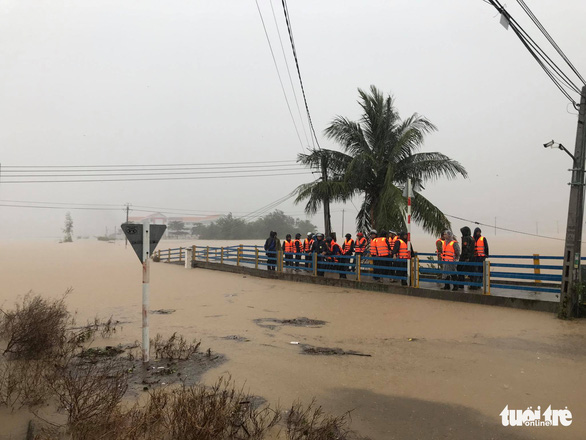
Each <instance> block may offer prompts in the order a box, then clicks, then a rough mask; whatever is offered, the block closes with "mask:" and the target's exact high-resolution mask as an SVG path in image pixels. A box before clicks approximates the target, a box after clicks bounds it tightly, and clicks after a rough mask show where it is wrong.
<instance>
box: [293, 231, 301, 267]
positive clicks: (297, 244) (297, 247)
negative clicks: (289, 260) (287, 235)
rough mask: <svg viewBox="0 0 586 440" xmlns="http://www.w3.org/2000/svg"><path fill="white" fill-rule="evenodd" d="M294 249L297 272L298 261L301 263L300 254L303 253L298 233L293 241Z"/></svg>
mask: <svg viewBox="0 0 586 440" xmlns="http://www.w3.org/2000/svg"><path fill="white" fill-rule="evenodd" d="M293 243H294V247H295V254H296V255H295V272H299V269H297V268H298V267H299V261H301V254H302V253H303V242H302V241H301V234H300V233H299V232H298V233H297V234H295V240H294V241H293Z"/></svg>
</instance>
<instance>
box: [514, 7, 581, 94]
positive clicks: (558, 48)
mask: <svg viewBox="0 0 586 440" xmlns="http://www.w3.org/2000/svg"><path fill="white" fill-rule="evenodd" d="M517 3H519V5H520V6H521V8H522V9H523V10H524V11H525V13H526V14H527V15H528V16H529V18H531V20H532V21H533V23H535V26H537V28H538V29H539V30H540V31H541V33H542V34H543V35H544V36H545V38H546V39H547V41H549V42H550V44H551V45H552V46H553V47H554V49H555V50H556V51H557V53H558V54H559V55H560V56H561V57H562V59H563V60H564V61H565V62H566V64H567V65H568V66H569V67H570V69H572V71H573V72H574V73H575V74H576V76H577V77H578V78H580V81H582V84H584V85H586V82H585V81H584V78H583V77H582V75H580V72H578V69H576V68H575V67H574V65H573V64H572V62H571V61H570V59H569V58H568V57H567V56H566V54H565V53H564V52H563V51H562V49H561V48H560V47H559V46H558V44H557V43H556V42H555V40H554V39H553V38H552V36H551V35H550V34H549V32H547V30H546V29H545V27H544V26H543V25H542V24H541V22H540V21H539V19H538V18H537V17H536V16H535V14H534V13H533V12H532V11H531V9H529V6H527V4H526V3H525V2H524V1H523V0H517Z"/></svg>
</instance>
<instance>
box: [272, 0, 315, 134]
mask: <svg viewBox="0 0 586 440" xmlns="http://www.w3.org/2000/svg"><path fill="white" fill-rule="evenodd" d="M269 4H270V5H271V11H272V12H273V20H274V21H275V28H276V29H277V35H278V36H279V43H280V45H281V53H282V54H283V60H284V61H285V67H286V68H287V75H288V76H289V84H291V91H292V92H293V97H294V98H295V105H296V107H297V114H298V115H299V120H300V121H301V128H302V129H303V134H304V136H305V140H306V141H307V145H309V138H308V137H307V131H306V130H305V124H304V123H303V116H301V107H299V100H298V99H297V93H296V92H295V86H294V85H293V78H292V77H291V70H290V69H289V63H288V62H287V55H285V47H284V45H283V39H282V38H281V31H280V30H279V23H278V22H277V15H276V14H275V8H274V7H273V2H272V0H269Z"/></svg>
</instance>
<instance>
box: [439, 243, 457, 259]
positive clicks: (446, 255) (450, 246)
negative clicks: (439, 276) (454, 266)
mask: <svg viewBox="0 0 586 440" xmlns="http://www.w3.org/2000/svg"><path fill="white" fill-rule="evenodd" d="M454 243H456V240H452V241H450V242H449V243H445V244H444V247H443V252H442V260H443V261H454V260H455V259H456V252H455V251H454Z"/></svg>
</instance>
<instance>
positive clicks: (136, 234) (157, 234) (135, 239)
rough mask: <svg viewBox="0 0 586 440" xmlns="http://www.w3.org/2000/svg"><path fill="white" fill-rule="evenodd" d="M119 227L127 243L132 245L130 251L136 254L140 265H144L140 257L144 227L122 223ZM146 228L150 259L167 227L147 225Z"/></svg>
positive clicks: (141, 256)
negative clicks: (148, 234)
mask: <svg viewBox="0 0 586 440" xmlns="http://www.w3.org/2000/svg"><path fill="white" fill-rule="evenodd" d="M121 227H122V231H124V234H125V235H126V238H128V241H129V242H130V244H131V245H132V249H134V252H136V255H137V256H138V259H139V260H140V261H141V263H144V260H143V255H142V251H143V238H142V235H143V228H144V226H143V225H142V224H138V223H122V225H121ZM148 227H149V228H150V239H149V241H150V246H149V257H150V256H151V255H152V254H153V252H154V251H155V248H156V247H157V244H158V243H159V240H161V237H162V236H163V234H164V233H165V229H167V226H165V225H149V226H148Z"/></svg>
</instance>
